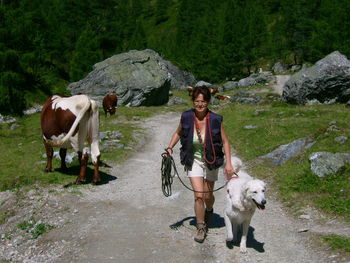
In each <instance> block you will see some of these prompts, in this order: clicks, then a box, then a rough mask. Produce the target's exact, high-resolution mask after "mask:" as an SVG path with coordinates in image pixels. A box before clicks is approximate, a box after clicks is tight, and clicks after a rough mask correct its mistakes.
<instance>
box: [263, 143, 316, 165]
mask: <svg viewBox="0 0 350 263" xmlns="http://www.w3.org/2000/svg"><path fill="white" fill-rule="evenodd" d="M313 144H314V142H313V141H312V139H311V138H309V137H307V138H300V139H297V140H295V141H293V142H291V143H288V144H283V145H281V146H279V147H278V148H277V149H275V150H273V151H272V152H270V153H268V154H266V155H263V156H260V158H262V159H266V160H268V161H269V162H270V163H271V164H272V165H275V166H280V165H282V164H284V163H285V162H287V161H288V160H289V159H290V158H292V157H293V156H295V155H296V154H298V153H299V152H300V151H302V150H304V149H306V148H310V147H311V146H312V145H313Z"/></svg>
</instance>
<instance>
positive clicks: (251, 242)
mask: <svg viewBox="0 0 350 263" xmlns="http://www.w3.org/2000/svg"><path fill="white" fill-rule="evenodd" d="M254 230H255V229H254V228H253V227H251V226H250V227H249V229H248V236H247V247H251V248H254V249H255V250H256V251H258V252H260V253H263V252H265V249H264V244H265V243H261V242H259V241H257V240H256V239H255V237H254V233H253V232H254ZM241 237H242V232H241V231H238V235H237V240H236V241H234V242H227V241H226V246H227V247H228V248H229V249H233V247H239V242H240V241H241Z"/></svg>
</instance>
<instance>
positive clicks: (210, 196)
mask: <svg viewBox="0 0 350 263" xmlns="http://www.w3.org/2000/svg"><path fill="white" fill-rule="evenodd" d="M214 185H215V182H212V181H208V180H206V179H204V187H203V189H204V191H205V192H208V191H210V192H209V193H205V195H204V202H205V206H206V208H207V210H208V211H211V210H213V206H214V202H215V196H214V193H213V192H212V191H213V190H214Z"/></svg>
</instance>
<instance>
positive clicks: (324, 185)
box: [221, 102, 350, 221]
mask: <svg viewBox="0 0 350 263" xmlns="http://www.w3.org/2000/svg"><path fill="white" fill-rule="evenodd" d="M221 113H222V115H223V116H224V122H225V123H224V124H225V130H226V132H227V134H228V136H229V138H230V141H231V142H232V146H233V147H234V148H235V149H236V150H237V152H238V155H239V156H241V157H242V158H243V159H244V160H245V161H249V160H253V159H255V158H257V157H259V156H261V155H264V154H267V153H269V152H271V151H273V150H274V149H276V148H277V147H278V146H280V145H282V144H287V143H290V142H292V141H293V140H296V139H299V138H303V137H311V138H313V139H314V140H315V141H316V143H315V144H314V145H313V146H312V147H311V148H310V149H308V150H305V151H303V152H301V153H300V154H298V155H297V156H296V157H294V158H292V159H291V160H290V161H288V162H287V163H286V164H284V165H282V166H279V167H271V166H269V165H267V164H261V165H259V166H258V167H254V168H253V170H254V173H256V174H257V175H258V176H259V177H265V178H271V179H273V182H274V184H275V185H276V186H277V188H278V190H279V194H280V196H281V198H282V199H283V200H285V201H286V202H287V204H288V203H289V204H290V205H293V204H294V203H299V204H301V205H302V204H312V205H314V206H315V207H317V208H320V209H322V211H324V212H326V213H329V214H330V215H336V216H342V217H343V218H344V219H346V220H347V221H350V213H349V212H350V191H349V189H350V180H349V179H350V167H349V165H347V166H346V167H345V168H344V169H343V170H341V171H340V172H338V174H336V175H333V176H327V177H325V178H318V177H317V176H316V175H314V174H313V173H312V172H311V170H310V165H309V161H308V157H309V155H310V154H311V153H312V152H319V151H327V152H333V153H336V152H349V141H347V142H346V143H344V144H339V143H336V142H335V141H334V139H335V138H336V137H338V136H342V135H343V136H347V137H349V138H350V126H349V123H348V121H347V120H349V119H350V112H349V110H348V109H347V108H345V106H344V105H315V106H293V105H286V104H284V103H280V102H279V103H273V104H270V105H260V106H257V105H254V106H250V105H243V104H229V105H227V106H226V107H225V108H224V109H222V110H221ZM332 123H335V124H334V125H335V126H336V127H337V129H328V128H329V127H330V126H331V124H332ZM247 125H254V126H257V128H256V129H245V128H244V127H245V126H247ZM296 200H297V202H296Z"/></svg>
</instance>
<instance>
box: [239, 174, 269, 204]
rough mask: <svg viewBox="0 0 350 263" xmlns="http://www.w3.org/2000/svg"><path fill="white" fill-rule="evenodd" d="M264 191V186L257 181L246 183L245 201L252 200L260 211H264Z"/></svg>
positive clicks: (261, 182)
mask: <svg viewBox="0 0 350 263" xmlns="http://www.w3.org/2000/svg"><path fill="white" fill-rule="evenodd" d="M265 190H266V184H265V183H264V182H263V181H261V180H259V179H254V180H251V181H248V182H247V183H246V184H245V186H244V191H245V197H246V199H248V200H252V201H253V202H254V203H255V205H256V206H257V208H258V209H260V210H264V209H265V204H266V199H265Z"/></svg>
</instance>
